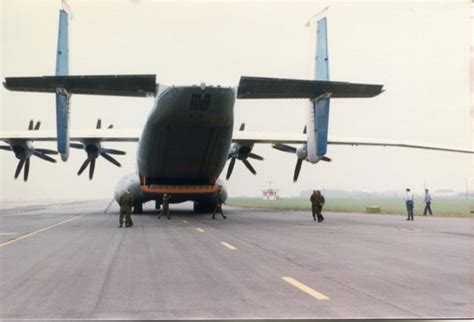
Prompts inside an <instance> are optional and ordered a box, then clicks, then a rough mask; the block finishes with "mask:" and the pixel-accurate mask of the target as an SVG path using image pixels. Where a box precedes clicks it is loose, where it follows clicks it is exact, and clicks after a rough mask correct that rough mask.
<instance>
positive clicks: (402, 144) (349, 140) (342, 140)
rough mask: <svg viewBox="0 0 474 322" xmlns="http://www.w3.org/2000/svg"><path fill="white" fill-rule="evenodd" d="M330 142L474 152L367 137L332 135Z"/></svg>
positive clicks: (334, 143) (464, 149)
mask: <svg viewBox="0 0 474 322" xmlns="http://www.w3.org/2000/svg"><path fill="white" fill-rule="evenodd" d="M328 144H332V145H352V146H354V145H356V146H357V145H361V146H389V147H398V148H411V149H423V150H435V151H446V152H458V153H469V154H474V149H467V148H461V147H447V146H438V145H431V144H426V143H421V142H420V143H416V142H403V141H396V140H387V139H385V140H375V139H366V138H357V139H356V138H341V137H330V138H329V139H328Z"/></svg>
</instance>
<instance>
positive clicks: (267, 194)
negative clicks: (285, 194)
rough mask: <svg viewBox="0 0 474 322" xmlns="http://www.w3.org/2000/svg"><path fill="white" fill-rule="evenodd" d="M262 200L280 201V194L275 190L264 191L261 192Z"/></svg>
mask: <svg viewBox="0 0 474 322" xmlns="http://www.w3.org/2000/svg"><path fill="white" fill-rule="evenodd" d="M262 199H263V200H279V199H280V193H279V191H278V190H277V189H272V188H269V189H265V190H262Z"/></svg>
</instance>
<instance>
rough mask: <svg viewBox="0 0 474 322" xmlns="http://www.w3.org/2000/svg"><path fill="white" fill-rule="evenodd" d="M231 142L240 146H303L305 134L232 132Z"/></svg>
mask: <svg viewBox="0 0 474 322" xmlns="http://www.w3.org/2000/svg"><path fill="white" fill-rule="evenodd" d="M232 142H238V143H242V144H253V143H269V144H272V143H287V144H303V143H306V134H284V133H264V132H252V131H234V133H233V136H232Z"/></svg>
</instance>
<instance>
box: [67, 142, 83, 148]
mask: <svg viewBox="0 0 474 322" xmlns="http://www.w3.org/2000/svg"><path fill="white" fill-rule="evenodd" d="M69 146H70V147H71V148H74V149H84V146H83V145H82V144H80V143H69Z"/></svg>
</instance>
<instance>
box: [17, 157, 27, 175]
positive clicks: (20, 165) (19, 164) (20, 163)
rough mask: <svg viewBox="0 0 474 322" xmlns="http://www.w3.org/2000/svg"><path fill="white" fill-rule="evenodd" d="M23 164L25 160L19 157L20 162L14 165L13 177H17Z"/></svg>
mask: <svg viewBox="0 0 474 322" xmlns="http://www.w3.org/2000/svg"><path fill="white" fill-rule="evenodd" d="M23 164H25V160H23V159H21V160H20V162H18V165H17V166H16V171H15V179H16V178H18V176H19V175H20V172H21V169H22V168H23Z"/></svg>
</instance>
